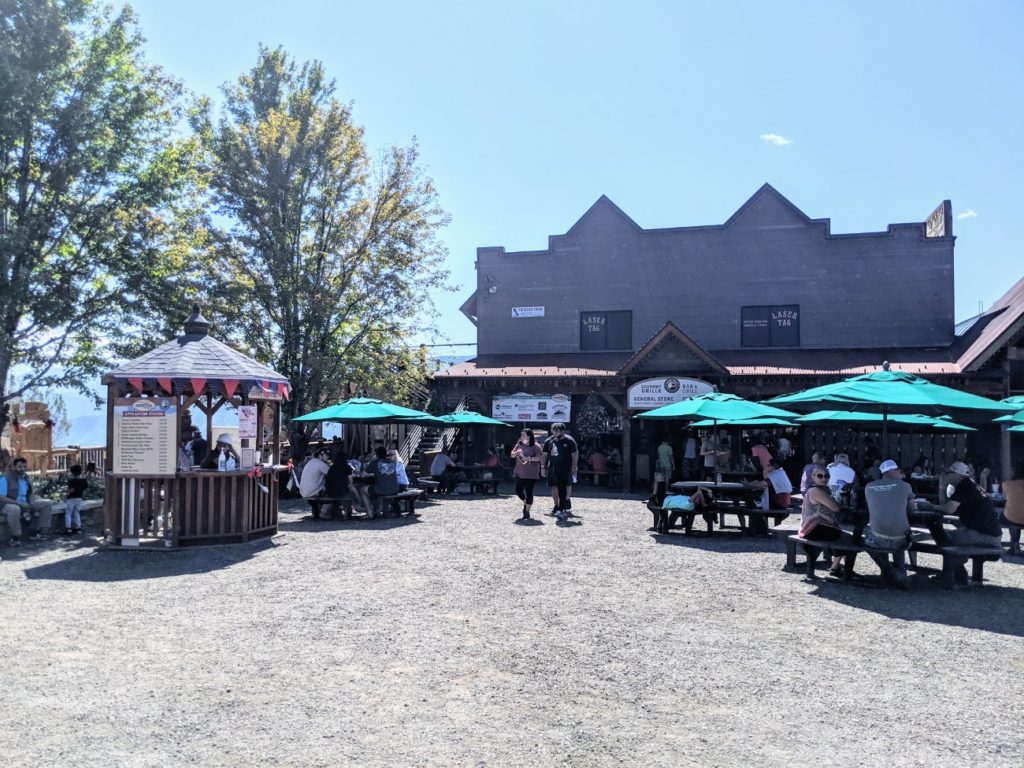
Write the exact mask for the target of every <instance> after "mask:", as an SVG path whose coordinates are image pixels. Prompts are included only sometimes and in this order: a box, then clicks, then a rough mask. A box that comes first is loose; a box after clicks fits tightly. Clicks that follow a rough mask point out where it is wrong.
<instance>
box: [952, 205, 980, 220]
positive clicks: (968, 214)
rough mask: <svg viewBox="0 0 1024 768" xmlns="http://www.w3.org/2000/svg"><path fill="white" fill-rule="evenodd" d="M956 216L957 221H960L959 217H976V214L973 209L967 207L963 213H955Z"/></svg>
mask: <svg viewBox="0 0 1024 768" xmlns="http://www.w3.org/2000/svg"><path fill="white" fill-rule="evenodd" d="M956 218H957V221H960V220H961V219H976V218H978V214H977V213H975V212H974V211H972V210H971V209H970V208H968V209H967V210H966V211H964V212H963V213H958V214H957V215H956Z"/></svg>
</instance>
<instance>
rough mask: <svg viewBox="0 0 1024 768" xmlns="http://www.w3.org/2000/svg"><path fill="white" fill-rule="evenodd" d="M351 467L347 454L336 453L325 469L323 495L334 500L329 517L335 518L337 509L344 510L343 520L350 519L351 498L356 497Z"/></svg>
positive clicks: (342, 452)
mask: <svg viewBox="0 0 1024 768" xmlns="http://www.w3.org/2000/svg"><path fill="white" fill-rule="evenodd" d="M352 474H353V472H352V467H351V466H350V465H349V463H348V454H346V453H345V452H344V451H338V452H337V453H335V454H334V460H333V461H331V466H330V467H329V468H328V469H327V474H326V475H325V476H324V495H325V496H327V498H329V499H334V500H335V501H333V502H332V503H331V517H332V518H333V517H337V514H338V507H339V506H341V507H342V508H343V509H344V513H343V514H344V518H345V519H346V520H348V519H349V518H351V517H352V501H351V499H352V497H353V496H355V495H356V491H355V485H353V483H352Z"/></svg>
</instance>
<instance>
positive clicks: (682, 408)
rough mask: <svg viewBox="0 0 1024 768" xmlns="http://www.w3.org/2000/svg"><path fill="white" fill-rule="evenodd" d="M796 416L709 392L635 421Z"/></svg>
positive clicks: (721, 419)
mask: <svg viewBox="0 0 1024 768" xmlns="http://www.w3.org/2000/svg"><path fill="white" fill-rule="evenodd" d="M794 416H796V414H795V413H793V412H792V411H784V410H783V409H782V408H775V407H773V406H771V405H763V404H761V403H755V402H753V401H752V400H744V399H743V398H742V397H740V396H739V395H730V394H728V393H725V392H708V393H707V394H703V395H697V396H696V397H691V398H690V399H689V400H680V401H679V402H678V403H670V404H669V405H663V406H661V407H660V408H655V409H653V410H650V411H645V412H644V413H638V414H637V415H636V416H634V417H633V418H634V419H681V420H685V421H698V420H702V419H708V420H711V421H713V422H721V421H736V420H738V419H757V418H768V417H774V418H782V419H788V418H792V417H794Z"/></svg>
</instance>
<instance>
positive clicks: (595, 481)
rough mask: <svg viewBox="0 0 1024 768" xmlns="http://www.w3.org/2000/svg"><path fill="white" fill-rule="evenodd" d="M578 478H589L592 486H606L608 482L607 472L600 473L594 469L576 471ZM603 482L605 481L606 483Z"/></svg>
mask: <svg viewBox="0 0 1024 768" xmlns="http://www.w3.org/2000/svg"><path fill="white" fill-rule="evenodd" d="M576 477H577V478H581V477H589V478H590V484H591V485H606V484H607V480H608V473H607V472H598V471H596V470H593V469H580V470H577V471H576ZM601 480H605V482H604V483H602V482H601Z"/></svg>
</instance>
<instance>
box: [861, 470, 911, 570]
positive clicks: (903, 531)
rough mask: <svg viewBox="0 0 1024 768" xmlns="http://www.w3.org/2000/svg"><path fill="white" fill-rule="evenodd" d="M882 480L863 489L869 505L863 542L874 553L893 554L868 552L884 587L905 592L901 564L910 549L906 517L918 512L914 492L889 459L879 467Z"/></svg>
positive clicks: (902, 564) (908, 522)
mask: <svg viewBox="0 0 1024 768" xmlns="http://www.w3.org/2000/svg"><path fill="white" fill-rule="evenodd" d="M879 470H880V471H881V473H882V477H881V478H880V479H878V480H872V481H871V482H870V483H868V484H867V485H866V486H864V498H865V500H866V501H867V504H868V524H867V527H866V528H865V529H864V541H865V543H866V544H867V545H868V546H869V547H872V548H873V549H881V550H885V552H886V553H891V554H892V564H891V565H890V564H889V555H888V554H884V553H883V554H877V553H874V552H869V554H870V555H871V559H872V560H874V561H875V562H876V563H877V564H878V567H879V568H880V569H881V570H882V579H883V580H884V581H885V583H886V584H888V585H889V586H892V587H896V588H898V589H906V588H907V568H906V564H905V562H904V558H905V553H906V550H907V547H908V546H909V545H910V521H909V519H908V518H907V514H908V513H910V512H915V511H917V503H916V502H915V501H914V490H913V489H912V488H911V487H910V483H908V482H906V481H904V480H903V473H902V472H900V468H899V465H898V464H897V463H896V462H895V461H893V460H892V459H887V460H886V461H883V462H882V463H881V465H880V466H879Z"/></svg>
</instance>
